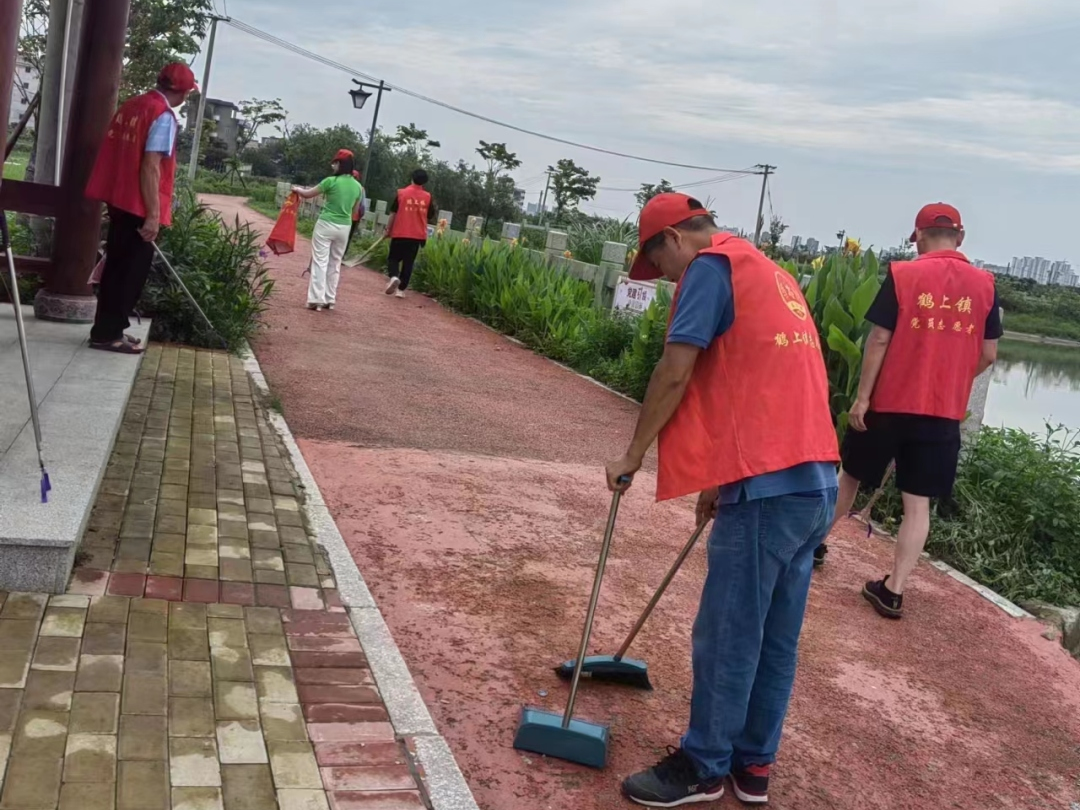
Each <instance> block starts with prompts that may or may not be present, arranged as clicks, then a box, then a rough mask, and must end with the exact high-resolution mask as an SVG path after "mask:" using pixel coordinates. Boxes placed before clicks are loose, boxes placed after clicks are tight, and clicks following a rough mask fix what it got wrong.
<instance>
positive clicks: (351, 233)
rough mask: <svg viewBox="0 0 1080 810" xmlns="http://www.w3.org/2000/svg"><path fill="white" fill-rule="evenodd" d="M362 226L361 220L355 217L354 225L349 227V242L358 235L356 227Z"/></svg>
mask: <svg viewBox="0 0 1080 810" xmlns="http://www.w3.org/2000/svg"><path fill="white" fill-rule="evenodd" d="M359 227H360V220H358V219H354V220H353V223H352V227H351V228H349V242H352V240H353V237H354V236H356V229H357V228H359Z"/></svg>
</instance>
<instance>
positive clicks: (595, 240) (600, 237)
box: [566, 219, 638, 264]
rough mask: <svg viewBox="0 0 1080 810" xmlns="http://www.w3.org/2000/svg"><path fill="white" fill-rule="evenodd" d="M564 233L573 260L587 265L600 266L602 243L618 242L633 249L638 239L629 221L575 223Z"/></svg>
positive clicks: (634, 225)
mask: <svg viewBox="0 0 1080 810" xmlns="http://www.w3.org/2000/svg"><path fill="white" fill-rule="evenodd" d="M566 233H567V237H568V240H567V242H568V246H569V249H570V252H571V253H572V254H573V255H574V258H575V259H577V260H578V261H579V262H587V263H589V264H600V258H601V256H602V254H603V251H604V242H619V243H620V244H624V245H628V246H631V247H633V246H636V245H637V239H638V229H637V225H636V224H634V223H633V222H631V221H630V220H629V219H624V220H622V221H619V220H617V219H603V220H588V221H584V222H576V223H572V224H571V225H570V226H569V227H568V228H567V229H566Z"/></svg>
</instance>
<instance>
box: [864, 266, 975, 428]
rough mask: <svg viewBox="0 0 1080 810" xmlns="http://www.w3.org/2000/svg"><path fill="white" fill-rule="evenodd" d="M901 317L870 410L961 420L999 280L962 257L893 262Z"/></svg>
mask: <svg viewBox="0 0 1080 810" xmlns="http://www.w3.org/2000/svg"><path fill="white" fill-rule="evenodd" d="M892 276H893V281H894V282H895V284H896V298H897V301H898V302H899V304H900V315H899V317H898V318H897V321H896V331H895V332H893V336H892V341H891V342H890V343H889V348H888V351H887V352H886V353H885V362H884V363H883V364H882V366H881V373H880V374H879V376H878V379H877V383H876V384H875V386H874V393H873V395H872V396H871V397H870V410H872V411H879V412H881V413H913V414H922V415H923V416H940V417H944V418H946V419H957V420H961V421H962V420H963V419H964V417H965V416H966V414H967V407H968V400H969V399H970V397H971V386H972V384H973V383H974V382H975V372H976V371H977V370H978V365H979V358H980V356H981V355H982V346H983V337H984V335H985V331H986V318H987V316H989V314H990V310H991V308H992V307H993V306H994V277H993V276H992V275H991V274H990V273H988V272H987V271H985V270H980V269H979V268H977V267H974V266H972V265H971V264H970V263H969V262H968V260H967V258H966V257H965V256H964V254H962V253H958V252H956V251H954V250H941V251H937V252H934V253H927V254H925V255H923V256H921V257H920V258H918V259H916V260H915V261H912V262H893V265H892Z"/></svg>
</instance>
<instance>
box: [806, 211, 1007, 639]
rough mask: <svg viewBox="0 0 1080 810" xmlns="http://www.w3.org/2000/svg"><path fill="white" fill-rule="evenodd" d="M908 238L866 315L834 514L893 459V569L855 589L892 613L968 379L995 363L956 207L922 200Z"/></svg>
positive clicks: (985, 305) (895, 614) (981, 280)
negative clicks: (899, 516) (899, 502)
mask: <svg viewBox="0 0 1080 810" xmlns="http://www.w3.org/2000/svg"><path fill="white" fill-rule="evenodd" d="M911 241H912V242H913V243H914V244H915V246H916V248H917V249H918V252H919V257H918V259H916V260H915V261H912V262H893V263H892V266H891V268H890V270H889V274H888V276H887V277H886V279H885V283H884V284H882V286H881V291H880V292H879V293H878V296H877V298H876V299H875V301H874V303H873V304H872V305H871V307H870V310H869V311H868V312H867V313H866V319H867V320H868V321H870V322H871V323H872V324H874V326H873V329H872V330H871V332H870V336H869V338H868V339H867V341H866V348H865V349H864V354H863V365H862V377H861V379H860V382H859V392H858V395H857V399H856V401H855V404H854V406H853V407H852V409H851V414H850V422H849V429H848V432H847V434H846V436H845V438H844V447H843V452H842V455H843V470H842V472H841V474H840V493H839V496H838V497H837V507H836V515H837V519H839V518H841V517H843V516H845V515H847V514H848V512H849V511H850V510H851V507H852V504H853V503H854V502H855V496H856V495H857V494H858V490H859V484H860V483H862V484H864V485H866V486H868V487H871V488H876V487H877V486H879V485H880V484H881V481H882V479H883V478H884V476H885V471H886V468H887V467H888V465H889V463H890V462H892V461H894V460H895V462H896V484H897V487H898V488H899V489H900V493H901V495H902V497H903V501H904V520H903V523H901V524H900V531H899V532H898V533H897V538H896V557H895V561H894V563H893V570H892V573H890V574H889V575H888V576H887V577H885V578H884V579H882V580H880V581H878V582H868V583H867V584H866V586H865V587H864V588H863V596H864V597H865V598H866V599H867V601H869V602H870V604H871V605H873V607H874V609H875V610H876V611H877V612H878V613H880V614H881V615H882V616H885V617H887V618H890V619H899V618H901V617H902V616H903V615H904V589H905V587H906V586H907V582H908V577H909V576H910V575H911V572H912V571H914V570H915V566H916V564H917V563H918V561H919V557H920V555H921V554H922V551H923V547H924V546H925V545H926V538H927V537H928V536H929V534H930V499H931V498H948V497H950V496H951V495H952V489H953V483H954V482H955V480H956V467H957V461H958V459H959V455H960V423H961V422H962V421H963V420H964V417H965V415H966V414H967V406H968V400H969V399H970V397H971V388H972V385H973V383H974V381H975V378H976V377H977V376H979V375H980V374H982V373H983V372H984V371H985V370H986V369H988V368H989V367H990V366H991V365H993V363H994V361H995V360H996V359H997V341H998V338H1000V337H1001V335H1002V328H1001V311H1000V309H999V304H998V300H997V292H996V290H995V287H994V277H993V275H991V274H990V273H988V272H987V271H985V270H980V269H979V268H977V267H974V266H973V265H971V263H970V262H968V260H967V258H966V257H965V256H964V254H962V253H960V252H959V248H960V245H961V244H962V243H963V241H964V226H963V224H962V223H961V221H960V212H959V211H957V210H956V209H955V208H953V207H952V206H951V205H945V204H944V203H936V204H934V205H927V206H926V207H924V208H923V209H922V210H921V211H920V212H919V215H918V216H917V217H916V219H915V232H914V233H913V234H912V235H911ZM818 555H819V557H822V558H823V556H824V555H823V553H822V552H821V551H819V552H818Z"/></svg>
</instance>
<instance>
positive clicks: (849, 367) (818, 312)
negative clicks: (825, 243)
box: [781, 251, 882, 438]
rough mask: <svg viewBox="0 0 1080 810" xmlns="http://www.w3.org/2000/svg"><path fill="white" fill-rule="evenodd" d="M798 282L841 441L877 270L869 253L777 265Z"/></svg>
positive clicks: (856, 383) (878, 282) (877, 287)
mask: <svg viewBox="0 0 1080 810" xmlns="http://www.w3.org/2000/svg"><path fill="white" fill-rule="evenodd" d="M781 266H782V267H784V268H785V269H786V270H787V271H788V272H789V273H791V274H792V276H794V277H795V278H796V279H798V280H799V282H800V284H801V285H802V287H803V293H804V295H805V296H806V303H807V304H808V305H809V307H810V315H811V317H812V318H813V320H814V323H815V324H817V328H818V337H819V339H820V342H821V345H822V347H823V348H824V355H825V367H826V370H827V371H828V374H829V390H830V391H831V396H830V400H829V407H830V409H831V411H832V415H833V422H834V423H835V424H836V432H837V435H838V436H839V437H840V438H843V436H844V432H845V431H846V430H847V423H848V411H849V410H851V406H852V405H853V404H854V402H855V397H856V396H857V394H858V392H859V378H860V376H861V372H862V352H863V345H864V344H865V343H866V337H867V335H869V334H870V328H871V324H870V322H869V321H867V320H866V313H867V312H868V311H869V309H870V305H871V304H872V303H873V302H874V298H876V297H877V294H878V290H880V289H881V282H882V278H881V268H880V265H879V263H878V260H877V257H876V256H875V255H874V254H873V252H872V251H867V252H866V253H863V254H861V255H859V256H846V255H833V256H830V257H829V258H827V259H825V260H824V261H823V262H820V263H819V266H818V267H814V266H813V265H796V264H795V263H794V262H784V263H782V264H781Z"/></svg>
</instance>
